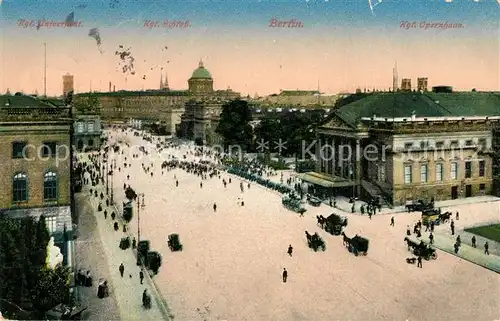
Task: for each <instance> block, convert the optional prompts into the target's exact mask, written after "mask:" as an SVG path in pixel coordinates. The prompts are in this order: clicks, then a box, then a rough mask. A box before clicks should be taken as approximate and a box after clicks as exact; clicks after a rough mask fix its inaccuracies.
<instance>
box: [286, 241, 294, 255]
mask: <svg viewBox="0 0 500 321" xmlns="http://www.w3.org/2000/svg"><path fill="white" fill-rule="evenodd" d="M292 252H293V247H292V244H290V245H288V252H287V253H288V255H290V256H292Z"/></svg>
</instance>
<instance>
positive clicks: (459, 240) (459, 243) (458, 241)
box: [457, 235, 462, 246]
mask: <svg viewBox="0 0 500 321" xmlns="http://www.w3.org/2000/svg"><path fill="white" fill-rule="evenodd" d="M457 244H458V246H460V245H462V240H461V239H460V235H457Z"/></svg>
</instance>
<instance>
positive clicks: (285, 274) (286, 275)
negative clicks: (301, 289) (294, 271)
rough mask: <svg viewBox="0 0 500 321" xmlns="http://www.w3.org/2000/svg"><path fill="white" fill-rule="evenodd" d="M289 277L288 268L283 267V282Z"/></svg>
mask: <svg viewBox="0 0 500 321" xmlns="http://www.w3.org/2000/svg"><path fill="white" fill-rule="evenodd" d="M287 278H288V272H287V271H286V269H283V283H286V279H287Z"/></svg>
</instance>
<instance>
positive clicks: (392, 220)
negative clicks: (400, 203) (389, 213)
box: [391, 216, 394, 226]
mask: <svg viewBox="0 0 500 321" xmlns="http://www.w3.org/2000/svg"><path fill="white" fill-rule="evenodd" d="M391 226H394V216H393V217H391Z"/></svg>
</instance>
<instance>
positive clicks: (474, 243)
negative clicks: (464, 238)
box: [471, 235, 476, 248]
mask: <svg viewBox="0 0 500 321" xmlns="http://www.w3.org/2000/svg"><path fill="white" fill-rule="evenodd" d="M471 242H472V247H473V248H476V236H475V235H472V239H471Z"/></svg>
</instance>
